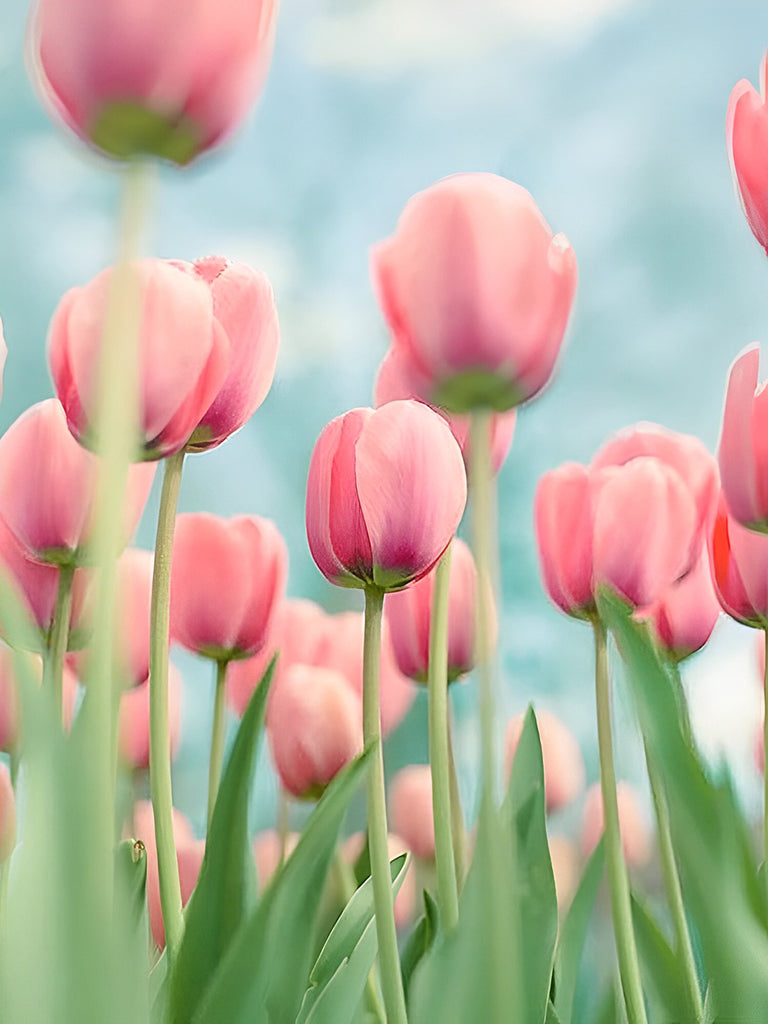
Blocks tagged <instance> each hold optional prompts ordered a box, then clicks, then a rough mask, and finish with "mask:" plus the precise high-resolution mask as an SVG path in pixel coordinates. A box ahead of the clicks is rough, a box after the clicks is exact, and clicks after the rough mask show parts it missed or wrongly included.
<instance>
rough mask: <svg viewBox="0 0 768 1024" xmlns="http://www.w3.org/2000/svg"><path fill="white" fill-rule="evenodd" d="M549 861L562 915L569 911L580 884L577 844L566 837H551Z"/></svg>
mask: <svg viewBox="0 0 768 1024" xmlns="http://www.w3.org/2000/svg"><path fill="white" fill-rule="evenodd" d="M549 859H550V861H551V862H552V874H553V875H554V878H555V892H556V894H557V906H558V908H559V910H560V913H561V914H562V913H565V911H567V910H568V907H569V906H570V903H571V899H572V898H573V894H574V893H575V892H576V887H577V885H578V884H579V853H578V850H577V848H576V844H575V843H574V842H573V841H572V840H570V839H566V837H565V836H551V837H550V839H549Z"/></svg>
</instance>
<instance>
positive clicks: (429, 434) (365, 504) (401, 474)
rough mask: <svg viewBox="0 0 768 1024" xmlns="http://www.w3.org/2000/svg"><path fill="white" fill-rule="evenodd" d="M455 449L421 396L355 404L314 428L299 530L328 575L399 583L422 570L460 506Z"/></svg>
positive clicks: (350, 581) (362, 582)
mask: <svg viewBox="0 0 768 1024" xmlns="http://www.w3.org/2000/svg"><path fill="white" fill-rule="evenodd" d="M466 500H467V482H466V474H465V471H464V463H463V462H462V458H461V451H460V449H459V446H458V444H457V443H456V441H455V439H454V437H453V435H452V434H451V431H450V428H449V427H448V425H447V423H446V422H445V420H444V419H443V418H442V417H441V416H439V415H438V414H437V413H435V412H433V411H432V410H431V409H429V408H428V407H427V406H426V405H423V404H422V403H421V402H414V401H407V402H389V403H388V404H387V405H384V406H382V407H381V408H380V409H376V410H373V409H353V410H352V411H351V412H348V413H346V414H345V415H344V416H339V417H338V418H337V419H335V420H332V421H331V422H330V423H329V424H328V425H327V426H326V427H325V429H324V430H323V432H322V433H321V435H320V437H319V439H318V441H317V444H316V445H315V450H314V452H313V453H312V461H311V463H310V467H309V479H308V481H307V514H306V519H307V537H308V539H309V548H310V551H311V552H312V556H313V558H314V559H315V562H316V563H317V566H318V568H319V569H320V571H321V572H322V573H323V575H324V576H326V577H327V578H328V579H329V580H330V581H331V583H336V584H338V585H339V586H347V587H366V586H371V585H373V586H377V587H381V588H382V589H384V590H399V589H401V588H402V587H404V586H407V585H408V584H409V583H412V582H413V581H414V580H417V579H418V578H419V577H420V576H423V575H424V574H425V573H427V572H429V570H430V569H431V568H432V566H433V565H434V564H435V562H436V561H437V560H438V558H439V557H440V555H441V554H442V553H443V551H445V549H446V547H447V546H448V544H449V542H450V540H451V538H452V537H453V534H454V532H455V531H456V527H457V526H458V525H459V520H460V519H461V515H462V513H463V511H464V506H465V504H466Z"/></svg>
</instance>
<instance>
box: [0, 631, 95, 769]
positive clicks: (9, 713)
mask: <svg viewBox="0 0 768 1024" xmlns="http://www.w3.org/2000/svg"><path fill="white" fill-rule="evenodd" d="M19 658H22V659H24V660H25V661H26V662H27V667H28V671H29V672H30V673H31V675H32V677H33V678H34V679H35V681H36V682H37V684H38V686H39V685H40V684H41V683H42V681H43V662H42V659H41V658H40V657H39V656H38V655H37V654H29V653H28V652H26V651H18V650H17V651H14V650H12V649H11V648H10V647H6V645H5V644H0V750H6V751H9V752H15V751H17V750H18V749H19V748H20V746H21V740H22V730H21V707H20V700H19V683H18V679H17V671H18V669H17V659H19ZM61 700H62V706H61V720H62V724H63V726H64V728H65V729H69V728H70V727H71V725H72V719H73V717H74V713H75V702H76V700H77V675H76V674H75V672H74V671H73V670H72V668H71V667H70V666H69V665H68V664H67V663H66V662H65V663H64V666H63V670H62V694H61Z"/></svg>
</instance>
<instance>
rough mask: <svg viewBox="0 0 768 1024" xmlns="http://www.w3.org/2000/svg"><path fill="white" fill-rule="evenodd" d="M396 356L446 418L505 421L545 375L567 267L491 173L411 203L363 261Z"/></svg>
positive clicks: (551, 361)
mask: <svg viewBox="0 0 768 1024" xmlns="http://www.w3.org/2000/svg"><path fill="white" fill-rule="evenodd" d="M371 272H372V276H373V281H374V287H375V290H376V293H377V296H378V299H379V303H380V305H381V308H382V311H383V313H384V316H385V318H386V320H387V323H388V324H389V328H390V330H391V332H392V335H393V337H394V342H395V345H396V346H397V347H402V348H403V349H405V350H406V351H407V352H408V354H409V356H410V358H411V360H412V361H413V363H414V364H415V365H416V366H417V367H419V369H420V370H421V372H422V374H423V375H424V376H426V377H427V378H428V379H429V381H430V382H431V387H430V393H429V395H425V396H423V397H425V398H427V400H428V401H430V402H431V403H433V404H435V405H439V406H442V407H444V408H446V409H449V410H450V411H451V412H458V413H465V412H469V411H470V410H471V409H473V408H486V409H495V410H496V411H497V412H504V411H506V410H508V409H511V408H513V407H514V406H516V405H519V404H520V403H521V402H524V401H527V400H528V399H530V398H533V397H534V396H535V395H536V394H538V393H539V391H541V390H542V388H543V387H544V386H545V385H546V384H547V382H548V381H549V379H550V377H551V376H552V373H553V372H554V368H555V363H556V361H557V357H558V355H559V352H560V347H561V344H562V341H563V335H564V333H565V328H566V325H567V323H568V318H569V316H570V312H571V305H572V302H573V296H574V292H575V289H576V258H575V256H574V254H573V249H572V248H571V245H570V243H569V241H568V239H567V238H566V237H565V235H562V234H558V235H553V234H552V232H551V230H550V228H549V226H548V225H547V223H546V221H545V220H544V218H543V217H542V215H541V213H540V211H539V209H538V207H537V206H536V203H535V202H534V200H533V198H532V197H531V195H530V194H529V193H528V192H526V190H525V189H524V188H522V187H521V186H520V185H516V184H514V183H513V182H511V181H508V180H507V179H506V178H501V177H499V176H498V175H495V174H455V175H453V176H451V177H448V178H443V179H442V180H441V181H438V182H437V183H436V184H434V185H432V186H430V187H429V188H427V189H425V190H424V191H423V192H419V193H417V195H415V196H413V197H412V198H411V199H410V200H409V201H408V203H407V204H406V206H405V209H404V210H403V213H402V214H401V216H400V220H399V222H398V225H397V229H396V231H395V233H394V235H393V236H392V237H391V238H389V239H387V240H386V241H384V242H381V243H380V244H379V245H377V246H376V247H375V248H374V250H373V252H372V254H371Z"/></svg>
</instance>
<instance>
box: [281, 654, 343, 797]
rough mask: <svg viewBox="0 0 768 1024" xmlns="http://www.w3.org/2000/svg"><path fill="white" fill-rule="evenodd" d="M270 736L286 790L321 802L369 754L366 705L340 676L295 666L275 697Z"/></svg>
mask: <svg viewBox="0 0 768 1024" xmlns="http://www.w3.org/2000/svg"><path fill="white" fill-rule="evenodd" d="M267 734H268V735H269V742H270V747H271V748H272V757H273V760H274V762H275V767H276V769H277V772H278V775H279V776H280V781H281V783H282V786H283V788H284V789H285V790H286V791H287V792H288V793H291V794H292V795H293V796H295V797H297V798H298V799H300V800H301V799H310V800H316V799H318V798H319V797H320V795H321V794H322V793H323V791H324V790H325V788H326V786H327V785H328V783H329V782H330V781H331V779H333V777H334V776H335V775H336V774H337V773H338V772H339V771H341V769H342V768H343V767H344V766H345V765H346V764H348V763H349V762H350V761H351V760H352V759H353V758H355V757H356V756H357V755H358V754H359V753H360V751H361V750H362V748H363V736H362V709H361V706H360V700H359V699H358V697H357V696H356V695H355V694H354V693H353V692H352V690H351V689H350V686H349V684H348V682H347V681H346V679H345V678H344V677H343V676H342V675H341V674H340V673H339V672H334V671H333V670H332V669H326V668H318V667H316V666H311V665H293V666H291V667H290V668H289V669H288V670H287V671H286V672H285V674H284V675H283V676H282V677H281V679H280V682H279V685H278V686H276V687H275V689H274V690H273V691H272V693H271V695H270V701H269V710H268V714H267Z"/></svg>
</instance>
